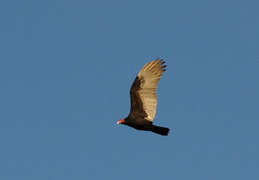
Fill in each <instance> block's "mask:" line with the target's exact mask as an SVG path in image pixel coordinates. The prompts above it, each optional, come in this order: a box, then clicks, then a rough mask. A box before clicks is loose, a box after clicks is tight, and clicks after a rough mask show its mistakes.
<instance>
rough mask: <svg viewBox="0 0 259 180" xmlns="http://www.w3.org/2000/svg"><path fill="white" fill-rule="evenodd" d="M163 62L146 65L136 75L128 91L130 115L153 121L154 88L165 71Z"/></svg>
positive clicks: (155, 102) (155, 98) (157, 60)
mask: <svg viewBox="0 0 259 180" xmlns="http://www.w3.org/2000/svg"><path fill="white" fill-rule="evenodd" d="M164 63H165V62H164V61H163V60H159V59H156V60H154V61H151V62H149V63H147V64H146V65H145V66H144V67H143V68H142V69H141V70H140V71H139V73H138V75H137V77H136V79H135V81H134V82H133V84H132V86H131V89H130V98H131V110H130V115H133V116H137V117H142V118H144V119H146V120H148V121H153V119H154V118H155V114H156V105H157V97H156V88H157V84H158V82H159V80H160V78H161V76H162V74H163V72H164V71H165V67H166V66H165V65H163V64H164Z"/></svg>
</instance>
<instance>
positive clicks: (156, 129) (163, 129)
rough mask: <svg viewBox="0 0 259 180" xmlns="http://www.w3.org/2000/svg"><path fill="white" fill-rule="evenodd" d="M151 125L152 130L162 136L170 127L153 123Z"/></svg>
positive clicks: (166, 133) (165, 134)
mask: <svg viewBox="0 0 259 180" xmlns="http://www.w3.org/2000/svg"><path fill="white" fill-rule="evenodd" d="M153 127H154V128H153V129H152V132H154V133H157V134H160V135H162V136H167V135H168V133H169V131H170V129H169V128H166V127H159V126H155V125H153Z"/></svg>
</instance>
